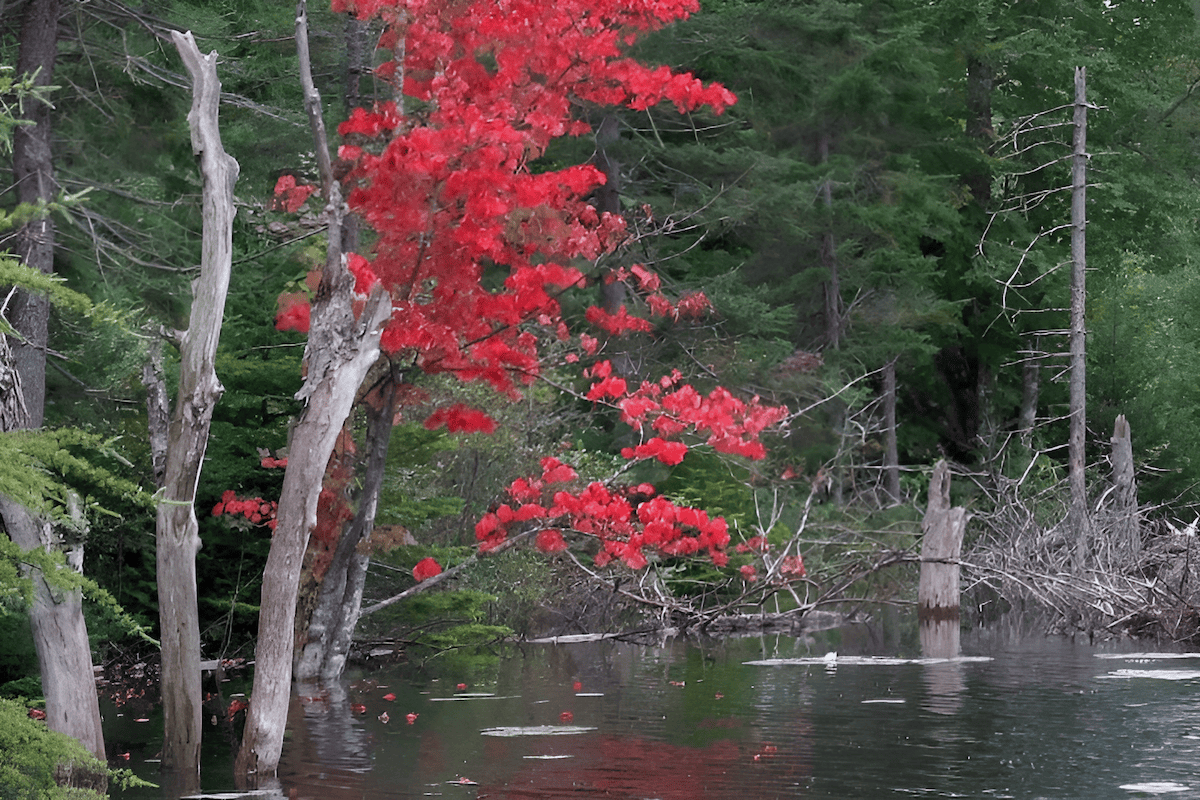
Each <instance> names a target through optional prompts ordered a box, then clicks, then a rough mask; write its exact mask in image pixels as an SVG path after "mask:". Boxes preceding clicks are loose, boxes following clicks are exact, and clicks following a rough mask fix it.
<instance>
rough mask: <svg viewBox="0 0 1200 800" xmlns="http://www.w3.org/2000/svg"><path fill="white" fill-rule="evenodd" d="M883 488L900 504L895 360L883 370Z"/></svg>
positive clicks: (893, 500)
mask: <svg viewBox="0 0 1200 800" xmlns="http://www.w3.org/2000/svg"><path fill="white" fill-rule="evenodd" d="M883 428H884V433H883V437H884V438H883V471H884V486H885V487H886V488H887V493H888V496H889V497H890V498H891V501H892V502H893V503H899V502H900V449H899V447H898V445H897V443H896V359H894V358H893V359H892V360H891V361H889V362H888V363H887V364H886V365H885V366H884V368H883Z"/></svg>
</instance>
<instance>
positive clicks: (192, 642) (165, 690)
mask: <svg viewBox="0 0 1200 800" xmlns="http://www.w3.org/2000/svg"><path fill="white" fill-rule="evenodd" d="M171 38H172V39H173V40H174V42H175V47H176V49H177V50H178V51H179V56H180V58H182V59H183V63H184V65H185V66H186V67H187V70H188V73H189V74H190V75H191V78H192V108H191V111H189V112H188V125H189V127H190V128H191V135H192V152H194V153H195V154H196V157H197V159H198V161H199V164H200V172H201V175H202V177H203V181H204V193H203V221H204V227H203V236H202V239H201V257H200V277H199V278H197V279H196V280H195V281H194V282H193V283H192V312H191V319H190V320H189V323H188V329H187V331H186V332H185V333H184V334H183V341H182V344H181V348H180V364H179V396H178V398H177V400H176V403H175V413H174V416H173V417H172V419H171V424H170V429H169V433H168V442H167V453H166V465H165V473H164V480H163V489H162V494H161V495H160V499H159V503H158V520H157V522H158V527H157V544H158V554H157V556H158V605H159V625H160V629H161V636H162V698H163V717H164V720H163V725H164V730H163V754H162V766H163V771H164V772H166V773H169V774H171V775H172V776H173V778H174V779H175V780H176V781H177V782H178V786H179V787H180V788H182V789H184V790H185V791H196V790H198V789H199V788H200V783H199V781H200V733H201V730H202V712H203V701H204V698H203V695H202V693H201V687H200V622H199V617H198V611H197V592H196V553H197V552H199V550H200V530H199V524H198V523H197V520H196V509H195V499H196V486H197V484H198V483H199V481H200V469H201V466H202V465H203V463H204V454H205V452H206V450H207V448H208V432H209V427H210V425H211V423H212V414H213V407H214V406H215V405H216V404H217V401H218V400H219V399H220V397H221V395H222V393H223V392H224V387H222V386H221V383H220V381H218V380H217V374H216V368H215V360H216V353H217V344H218V342H219V340H220V338H221V322H222V319H223V317H224V315H225V298H226V295H227V294H228V292H229V275H230V271H231V268H232V263H233V218H234V215H235V214H236V211H235V209H234V206H233V186H234V184H235V183H236V182H237V176H238V163H237V161H236V160H234V158H233V157H232V156H230V155H229V154H228V153H226V152H225V149H224V147H222V145H221V133H220V129H219V127H218V113H219V110H220V98H221V82H220V80H219V79H218V78H217V54H216V52H215V51H214V52H211V53H209V54H208V55H207V56H205V55H201V54H200V50H199V49H198V48H197V47H196V42H195V39H194V38H193V37H192V34H191V33H190V32H188V33H179V32H178V31H172V33H171Z"/></svg>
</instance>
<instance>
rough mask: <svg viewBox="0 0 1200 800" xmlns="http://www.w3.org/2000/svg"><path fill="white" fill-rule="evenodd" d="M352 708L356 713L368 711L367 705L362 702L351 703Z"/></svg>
mask: <svg viewBox="0 0 1200 800" xmlns="http://www.w3.org/2000/svg"><path fill="white" fill-rule="evenodd" d="M350 710H351V711H353V712H354V713H355V714H365V713H367V707H366V706H364V705H363V704H362V703H351V704H350Z"/></svg>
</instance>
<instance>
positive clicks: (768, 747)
mask: <svg viewBox="0 0 1200 800" xmlns="http://www.w3.org/2000/svg"><path fill="white" fill-rule="evenodd" d="M778 752H779V748H778V747H776V746H775V745H773V744H764V745H763V746H762V749H761V750H759V751H758V752H757V753H755V754H754V760H755V761H763V760H765V759H768V758H774V757H775V754H776V753H778Z"/></svg>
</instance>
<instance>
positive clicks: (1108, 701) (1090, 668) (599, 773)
mask: <svg viewBox="0 0 1200 800" xmlns="http://www.w3.org/2000/svg"><path fill="white" fill-rule="evenodd" d="M832 649H836V650H837V656H836V658H835V657H832V656H827V653H829V651H830V650H832ZM909 649H911V648H906V647H905V646H904V645H903V644H902V643H896V642H890V643H889V642H882V641H880V640H879V639H877V638H873V637H871V636H870V635H867V634H865V633H863V632H862V631H859V632H855V631H841V632H833V633H831V634H827V635H822V636H820V637H818V638H816V639H806V640H795V639H787V638H779V637H770V638H756V639H734V640H726V641H722V642H710V643H696V642H694V641H693V642H688V641H682V640H681V641H675V642H672V643H669V644H667V645H666V646H663V647H641V646H636V645H631V644H624V643H619V642H613V641H608V642H591V643H575V644H557V645H526V646H524V647H523V648H521V649H520V650H514V651H513V653H512V655H511V657H508V658H506V659H505V660H504V661H503V662H502V663H501V664H500V665H499V666H498V668H497V669H496V671H495V673H494V675H493V676H489V677H488V678H487V679H486V680H485V681H484V682H483V683H481V684H472V685H468V686H467V687H466V688H465V689H459V688H458V687H457V685H456V684H455V683H452V682H451V681H452V680H453V679H450V680H446V679H442V680H432V679H428V678H425V679H417V680H415V681H407V680H404V679H403V678H401V676H400V674H399V673H394V674H390V673H386V672H373V673H369V674H359V675H352V676H350V684H349V685H348V686H346V687H344V692H343V691H338V690H336V689H335V690H334V691H332V692H327V693H322V692H319V691H317V690H315V689H313V690H308V689H302V690H301V692H300V696H298V697H297V699H296V700H295V701H294V702H293V707H292V720H291V728H290V733H289V739H288V742H287V745H286V747H285V751H284V759H283V764H282V765H281V775H280V779H281V784H282V796H284V797H292V798H312V799H313V800H340V799H341V798H354V799H355V800H373V799H374V798H379V799H380V800H382V799H384V798H389V799H390V798H423V797H447V798H463V799H464V800H474V799H475V798H513V799H514V800H516V799H517V798H521V799H524V798H529V799H530V800H534V799H535V798H536V799H540V800H549V799H551V798H587V797H606V798H661V799H662V800H685V799H686V798H776V797H801V798H842V799H844V798H891V797H896V798H906V797H918V798H925V797H981V798H1021V799H1022V800H1025V799H1026V798H1130V797H1151V796H1160V797H1165V798H1179V799H1180V800H1183V799H1184V798H1200V654H1195V655H1192V654H1186V653H1145V652H1134V650H1133V646H1132V645H1128V644H1124V645H1098V646H1096V647H1091V646H1087V645H1082V644H1075V643H1072V642H1071V641H1069V640H1063V639H1043V638H1025V639H1011V638H1006V639H1001V638H989V637H988V636H986V635H978V634H977V635H974V636H969V637H965V638H964V642H963V651H964V653H965V655H966V656H967V657H966V658H964V659H962V660H957V661H952V662H945V661H932V662H931V661H926V660H922V659H920V658H919V655H920V654H919V648H917V649H918V652H909V651H908V650H909ZM867 656H872V657H867ZM874 656H887V657H884V658H879V657H874ZM576 684H578V686H577V685H576ZM387 695H394V696H395V699H393V700H388V699H385V697H386V696H387ZM356 706H357V707H356ZM362 707H365V709H364V708H362ZM385 712H386V714H387V717H386V720H387V721H386V722H385V721H383V719H381V718H380V715H382V714H384V713H385ZM410 713H412V714H416V715H417V716H416V717H415V719H414V720H413V722H412V724H409V723H408V721H407V719H406V715H408V714H410ZM153 747H154V742H152V741H151V742H146V743H145V745H144V747H143V749H142V750H141V751H139V750H138V749H137V747H136V746H135V748H134V750H133V752H132V757H131V765H132V766H133V767H135V769H137V771H138V772H139V773H143V774H146V775H147V777H150V778H151V779H153V768H154V765H153V764H146V763H145V762H144V759H145V758H147V757H148V756H147V753H149V752H153ZM225 748H226V754H225V756H224V758H222V756H221V755H220V749H221V748H220V747H216V748H213V747H206V754H205V755H206V759H207V760H206V763H205V779H204V787H205V791H206V792H211V793H217V792H228V791H231V789H232V783H231V781H230V780H229V779H228V775H229V756H228V753H227V751H228V748H227V745H226V746H225ZM142 796H143V797H144V796H146V795H142ZM274 796H279V795H278V794H275V795H274Z"/></svg>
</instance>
